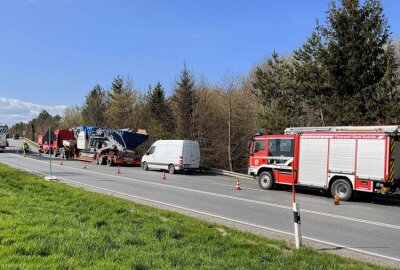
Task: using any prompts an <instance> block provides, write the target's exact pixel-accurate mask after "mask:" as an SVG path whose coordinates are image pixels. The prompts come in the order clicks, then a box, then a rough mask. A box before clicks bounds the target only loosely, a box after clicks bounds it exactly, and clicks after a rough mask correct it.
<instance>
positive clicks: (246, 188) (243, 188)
mask: <svg viewBox="0 0 400 270" xmlns="http://www.w3.org/2000/svg"><path fill="white" fill-rule="evenodd" d="M212 184H213V185H217V186H225V187H233V188H234V187H235V185H228V184H221V183H212ZM240 188H241V189H242V190H254V191H258V192H265V191H264V190H260V189H255V188H248V187H243V186H242V185H241V186H240Z"/></svg>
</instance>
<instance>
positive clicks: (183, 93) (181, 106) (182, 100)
mask: <svg viewBox="0 0 400 270" xmlns="http://www.w3.org/2000/svg"><path fill="white" fill-rule="evenodd" d="M172 100H173V102H174V105H175V118H176V120H177V130H176V133H177V137H178V138H180V139H193V138H194V117H193V113H194V107H195V104H196V89H195V87H194V78H193V75H192V74H191V73H190V72H189V70H188V69H187V68H186V65H185V66H184V68H183V70H182V72H181V74H180V79H179V81H177V82H176V89H175V92H174V95H173V97H172Z"/></svg>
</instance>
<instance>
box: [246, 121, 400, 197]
mask: <svg viewBox="0 0 400 270" xmlns="http://www.w3.org/2000/svg"><path fill="white" fill-rule="evenodd" d="M248 166H249V167H248V173H249V174H250V175H253V176H255V177H258V182H259V185H260V187H261V188H262V189H271V188H273V187H274V186H275V184H283V185H292V183H293V181H294V183H295V185H298V186H305V187H315V188H320V189H325V190H327V191H330V192H331V194H332V196H336V195H338V196H339V198H340V199H341V200H348V199H350V198H351V196H352V195H353V194H354V191H357V192H358V191H361V192H369V193H382V194H385V193H388V192H391V191H394V190H395V189H396V188H397V187H400V185H399V184H400V181H399V180H400V126H360V127H351V126H349V127H344V126H338V127H298V128H287V129H285V133H284V134H282V135H262V134H258V135H256V136H254V137H253V140H252V142H251V146H250V156H249V161H248Z"/></svg>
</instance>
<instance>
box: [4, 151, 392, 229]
mask: <svg viewBox="0 0 400 270" xmlns="http://www.w3.org/2000/svg"><path fill="white" fill-rule="evenodd" d="M12 155H16V154H12ZM16 156H18V157H20V158H22V157H21V156H19V155H16ZM25 158H26V157H25ZM30 159H31V160H34V161H37V162H41V163H45V164H47V163H48V162H46V161H43V160H37V159H33V158H30ZM53 166H58V167H63V168H70V169H73V170H80V171H82V172H88V169H81V168H76V167H72V166H67V165H59V164H53ZM90 172H92V173H96V174H99V175H103V176H108V177H113V178H119V179H124V180H128V181H134V182H139V183H143V184H147V185H155V186H162V187H167V188H171V189H178V190H184V191H189V192H194V193H199V194H205V195H210V196H216V197H221V198H226V199H231V200H238V201H243V202H247V203H254V204H260V205H265V206H270V207H276V208H281V209H285V210H290V211H292V207H290V206H286V205H281V204H276V203H268V202H263V201H257V200H252V199H246V198H239V197H235V196H230V195H224V194H219V193H214V192H209V191H202V190H196V189H191V188H185V187H179V186H172V185H169V184H165V183H156V182H149V181H145V180H141V179H137V178H130V177H125V176H118V175H112V174H108V173H102V172H98V171H94V170H92V171H90ZM301 212H302V213H308V214H314V215H319V216H325V217H331V218H337V219H342V220H347V221H353V222H358V223H363V224H369V225H374V226H381V227H386V228H391V229H396V230H400V226H399V225H394V224H387V223H382V222H376V221H371V220H365V219H359V218H353V217H347V216H342V215H336V214H330V213H325V212H319V211H314V210H309V209H301Z"/></svg>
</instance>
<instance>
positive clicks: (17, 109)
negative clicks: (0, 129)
mask: <svg viewBox="0 0 400 270" xmlns="http://www.w3.org/2000/svg"><path fill="white" fill-rule="evenodd" d="M65 108H67V106H65V105H57V106H46V105H39V104H35V103H30V102H25V101H21V100H18V99H9V98H2V97H0V124H7V125H9V126H11V125H13V124H15V123H19V122H28V121H29V120H31V119H33V118H35V117H36V116H38V114H39V113H40V112H41V111H42V110H46V111H47V112H48V113H50V114H51V115H56V114H59V115H63V113H64V110H65Z"/></svg>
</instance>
